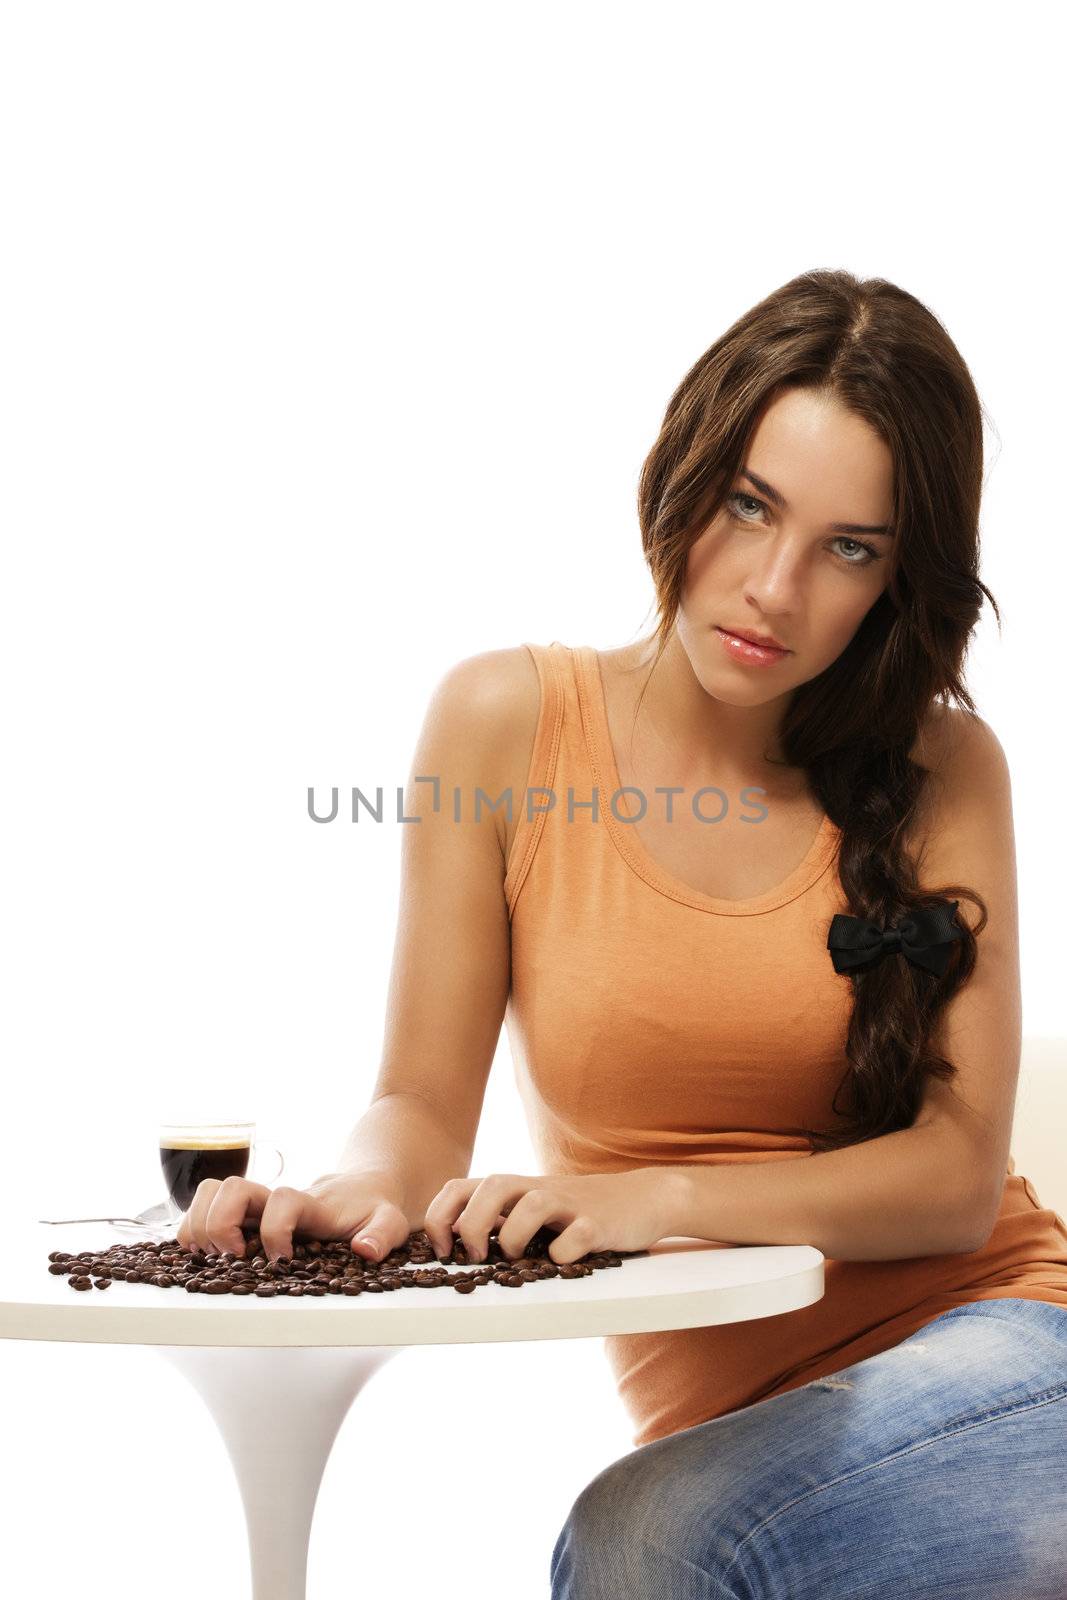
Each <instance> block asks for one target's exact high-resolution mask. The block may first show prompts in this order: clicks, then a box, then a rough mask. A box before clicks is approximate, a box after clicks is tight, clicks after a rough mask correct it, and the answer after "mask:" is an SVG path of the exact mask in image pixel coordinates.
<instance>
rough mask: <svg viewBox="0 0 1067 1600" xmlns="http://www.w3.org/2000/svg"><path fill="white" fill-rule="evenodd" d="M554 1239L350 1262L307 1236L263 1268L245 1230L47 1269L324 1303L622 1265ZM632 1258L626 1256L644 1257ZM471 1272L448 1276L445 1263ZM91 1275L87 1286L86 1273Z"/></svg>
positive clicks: (423, 1244) (67, 1259)
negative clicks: (230, 1246) (569, 1251)
mask: <svg viewBox="0 0 1067 1600" xmlns="http://www.w3.org/2000/svg"><path fill="white" fill-rule="evenodd" d="M557 1237H558V1235H557V1234H555V1233H553V1232H552V1230H551V1229H549V1228H541V1229H539V1230H538V1232H537V1233H536V1234H534V1235H533V1237H532V1238H531V1239H530V1240H529V1242H528V1243H527V1246H526V1250H525V1252H524V1254H523V1255H521V1256H519V1257H517V1258H516V1259H515V1260H514V1261H512V1260H511V1259H509V1257H507V1256H505V1254H504V1252H503V1251H502V1250H501V1249H500V1241H499V1238H498V1237H496V1236H494V1235H491V1236H490V1238H489V1241H488V1248H487V1250H486V1252H485V1256H486V1259H485V1260H484V1262H479V1263H477V1264H474V1265H472V1264H471V1263H469V1262H468V1260H467V1255H466V1250H465V1247H464V1245H463V1242H462V1240H460V1239H456V1240H454V1242H453V1246H452V1249H451V1250H450V1251H449V1253H448V1255H446V1256H444V1257H443V1258H442V1260H441V1261H438V1259H437V1256H436V1253H435V1252H434V1250H433V1249H432V1248H431V1246H430V1242H429V1239H428V1238H427V1237H426V1234H425V1232H424V1231H423V1230H421V1229H420V1230H418V1231H416V1232H414V1233H411V1234H410V1235H409V1236H408V1240H407V1243H406V1244H401V1245H397V1246H396V1247H395V1248H394V1249H393V1250H390V1251H389V1252H388V1254H387V1255H386V1256H385V1257H384V1258H383V1260H381V1261H379V1262H375V1261H367V1260H364V1258H363V1257H361V1256H354V1255H353V1253H352V1249H351V1245H350V1243H349V1242H348V1241H347V1240H344V1239H325V1240H323V1239H312V1240H310V1241H308V1242H307V1243H306V1244H305V1243H294V1245H293V1246H292V1255H291V1256H278V1258H277V1259H276V1260H275V1261H273V1262H271V1261H270V1260H269V1259H268V1257H267V1254H266V1252H265V1250H264V1248H263V1241H262V1239H261V1237H260V1235H259V1233H258V1230H256V1231H252V1232H249V1231H248V1230H245V1253H244V1254H243V1255H238V1254H237V1252H236V1251H234V1250H223V1251H214V1250H208V1251H204V1250H200V1249H193V1250H187V1249H185V1247H184V1246H183V1245H180V1244H179V1243H178V1241H177V1240H176V1239H172V1240H164V1241H155V1240H154V1241H151V1242H150V1243H146V1244H144V1245H121V1244H120V1245H112V1246H111V1247H110V1248H109V1249H108V1250H105V1251H92V1250H83V1251H80V1252H79V1253H78V1255H76V1256H75V1255H72V1254H71V1253H70V1252H69V1251H65V1250H53V1251H51V1252H50V1253H49V1256H48V1270H49V1272H50V1273H52V1274H54V1275H55V1276H56V1277H63V1276H66V1277H67V1281H68V1282H69V1283H70V1285H71V1287H72V1288H74V1289H87V1288H90V1287H96V1288H99V1289H106V1288H108V1287H109V1286H110V1284H111V1282H112V1281H113V1280H117V1281H118V1282H119V1283H133V1284H138V1283H150V1284H153V1285H154V1286H156V1287H157V1288H161V1289H171V1288H180V1289H184V1290H185V1292H186V1293H187V1294H211V1295H219V1294H232V1295H235V1296H238V1297H242V1296H247V1295H252V1294H254V1295H257V1296H259V1298H261V1299H272V1298H275V1297H277V1296H279V1295H282V1296H285V1295H289V1296H291V1297H293V1298H295V1299H302V1298H306V1299H322V1298H323V1297H324V1296H325V1295H327V1294H329V1295H337V1294H344V1295H348V1296H349V1297H352V1296H355V1295H360V1294H363V1293H367V1294H393V1293H396V1292H397V1291H398V1290H403V1289H443V1288H448V1287H451V1288H452V1289H454V1290H455V1291H456V1292H457V1293H459V1294H471V1293H473V1291H474V1290H475V1289H476V1288H480V1287H482V1286H483V1285H485V1284H489V1283H498V1284H500V1285H501V1286H502V1287H504V1288H508V1289H521V1288H523V1287H525V1285H526V1284H527V1283H536V1282H538V1281H539V1280H540V1279H541V1278H568V1279H573V1278H586V1277H588V1276H589V1275H590V1273H592V1272H594V1271H595V1270H596V1269H597V1268H598V1267H617V1266H621V1265H622V1262H623V1259H624V1256H625V1255H626V1254H627V1252H621V1251H608V1250H599V1251H590V1253H589V1254H588V1255H587V1256H585V1257H583V1258H582V1260H581V1261H576V1262H570V1263H564V1264H563V1265H562V1266H561V1265H559V1264H558V1263H557V1262H554V1261H553V1260H552V1258H551V1257H550V1256H549V1254H548V1251H549V1249H550V1247H551V1245H552V1244H553V1242H554V1240H555V1239H556V1238H557ZM643 1253H644V1252H641V1251H635V1252H633V1254H643ZM445 1263H447V1265H448V1266H459V1267H470V1268H471V1270H469V1271H463V1272H459V1273H450V1272H449V1271H448V1270H447V1266H446V1264H445ZM93 1273H96V1274H98V1276H97V1277H96V1278H95V1279H94V1278H93V1277H92V1276H91V1274H93Z"/></svg>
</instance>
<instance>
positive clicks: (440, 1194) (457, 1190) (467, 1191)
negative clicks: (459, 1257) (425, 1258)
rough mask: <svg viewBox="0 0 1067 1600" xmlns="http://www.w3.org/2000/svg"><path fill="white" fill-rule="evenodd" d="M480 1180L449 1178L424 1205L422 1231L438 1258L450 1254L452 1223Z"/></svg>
mask: <svg viewBox="0 0 1067 1600" xmlns="http://www.w3.org/2000/svg"><path fill="white" fill-rule="evenodd" d="M480 1182H481V1179H480V1178H449V1180H448V1182H447V1183H446V1184H444V1185H443V1187H442V1188H440V1189H439V1190H438V1191H437V1193H436V1194H435V1195H434V1197H433V1199H432V1200H431V1201H430V1203H429V1205H428V1206H427V1207H426V1212H425V1215H424V1217H423V1220H422V1231H423V1232H424V1233H425V1235H426V1237H427V1238H428V1239H429V1241H430V1243H431V1244H432V1245H433V1248H434V1252H435V1254H436V1255H437V1257H438V1259H440V1258H441V1256H447V1255H450V1254H451V1251H452V1225H453V1223H454V1222H455V1220H456V1218H457V1217H458V1216H459V1214H460V1212H461V1211H462V1210H463V1207H464V1206H465V1205H466V1204H467V1201H468V1200H469V1198H470V1196H471V1195H472V1194H473V1193H474V1191H475V1189H477V1187H478V1185H479V1183H480Z"/></svg>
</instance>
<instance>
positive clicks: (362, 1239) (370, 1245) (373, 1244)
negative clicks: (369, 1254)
mask: <svg viewBox="0 0 1067 1600" xmlns="http://www.w3.org/2000/svg"><path fill="white" fill-rule="evenodd" d="M356 1243H357V1244H365V1245H366V1246H367V1249H368V1250H371V1251H373V1253H374V1254H375V1255H377V1254H378V1241H377V1239H370V1238H368V1237H367V1235H366V1234H365V1233H361V1234H360V1236H359V1238H358V1239H357V1240H356Z"/></svg>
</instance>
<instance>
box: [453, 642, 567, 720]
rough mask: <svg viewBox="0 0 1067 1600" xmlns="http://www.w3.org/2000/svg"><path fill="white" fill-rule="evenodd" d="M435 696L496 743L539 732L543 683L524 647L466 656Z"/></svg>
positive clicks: (455, 664) (484, 651)
mask: <svg viewBox="0 0 1067 1600" xmlns="http://www.w3.org/2000/svg"><path fill="white" fill-rule="evenodd" d="M435 697H436V698H437V699H439V700H440V701H441V702H442V703H447V704H448V705H449V706H450V707H452V708H454V711H455V713H456V715H457V716H460V717H463V718H464V719H465V720H466V721H468V722H469V723H470V724H471V726H472V727H478V728H479V729H480V730H481V731H482V732H484V733H485V734H487V735H488V736H489V737H490V738H492V739H493V740H496V739H499V738H501V737H506V736H508V735H509V734H511V735H513V734H516V733H522V732H525V731H527V730H529V731H531V733H532V728H531V726H530V725H531V723H532V724H533V727H536V724H537V717H538V712H539V709H540V704H541V681H540V677H539V675H538V671H537V666H536V663H535V662H534V658H533V656H532V655H531V654H530V652H529V650H528V649H527V648H526V646H525V645H524V644H519V645H512V646H509V647H508V648H506V649H502V650H483V651H481V652H479V653H478V654H477V655H472V656H464V657H463V658H462V659H461V660H460V661H457V662H455V663H454V664H453V665H452V666H451V667H449V668H448V670H447V671H446V672H445V673H444V675H443V676H442V678H441V679H440V680H439V682H438V684H437V688H436V691H435Z"/></svg>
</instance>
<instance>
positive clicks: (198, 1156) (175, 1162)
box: [159, 1122, 285, 1221]
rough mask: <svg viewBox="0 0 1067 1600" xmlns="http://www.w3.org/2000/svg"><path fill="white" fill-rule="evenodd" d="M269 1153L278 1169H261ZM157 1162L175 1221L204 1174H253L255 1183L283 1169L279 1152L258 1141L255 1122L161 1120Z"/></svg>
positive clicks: (247, 1175) (217, 1176) (190, 1201)
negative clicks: (258, 1143)
mask: <svg viewBox="0 0 1067 1600" xmlns="http://www.w3.org/2000/svg"><path fill="white" fill-rule="evenodd" d="M265 1156H266V1157H267V1158H269V1164H270V1165H271V1166H273V1167H274V1171H272V1172H269V1173H267V1172H263V1171H262V1170H261V1166H262V1162H263V1158H264V1157H265ZM159 1161H160V1165H161V1167H162V1168H163V1179H164V1182H165V1183H166V1185H167V1194H168V1195H169V1196H170V1206H171V1210H172V1212H173V1214H174V1220H175V1221H177V1220H178V1218H179V1217H180V1216H182V1215H183V1214H184V1213H185V1212H186V1211H188V1209H189V1207H190V1206H191V1205H192V1203H193V1196H194V1195H195V1194H196V1191H197V1186H198V1185H199V1184H201V1183H202V1182H203V1180H204V1179H205V1178H219V1179H222V1178H231V1177H236V1178H245V1177H251V1178H252V1179H253V1180H254V1181H255V1182H256V1183H273V1182H274V1180H275V1178H279V1177H281V1174H282V1172H283V1171H284V1168H285V1158H284V1156H283V1155H282V1153H281V1151H280V1150H275V1149H274V1148H273V1146H271V1145H257V1144H256V1125H255V1123H254V1122H163V1123H160V1125H159ZM250 1164H251V1166H252V1169H253V1170H252V1172H251V1173H250V1172H249V1170H248V1169H249V1165H250Z"/></svg>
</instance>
